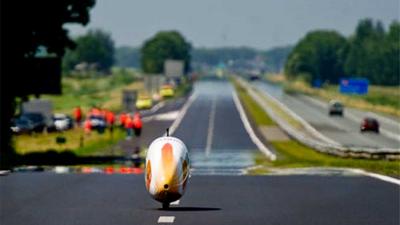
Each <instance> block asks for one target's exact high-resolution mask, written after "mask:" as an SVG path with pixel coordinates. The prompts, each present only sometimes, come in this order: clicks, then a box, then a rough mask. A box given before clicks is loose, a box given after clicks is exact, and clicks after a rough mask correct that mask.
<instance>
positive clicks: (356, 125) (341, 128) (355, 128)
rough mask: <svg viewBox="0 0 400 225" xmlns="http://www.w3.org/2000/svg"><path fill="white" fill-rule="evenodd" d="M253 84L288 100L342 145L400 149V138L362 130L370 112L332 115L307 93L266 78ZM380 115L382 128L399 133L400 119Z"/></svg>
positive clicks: (283, 101)
mask: <svg viewBox="0 0 400 225" xmlns="http://www.w3.org/2000/svg"><path fill="white" fill-rule="evenodd" d="M253 84H254V85H255V86H256V87H258V88H259V89H260V90H262V91H265V92H268V93H269V94H270V95H272V96H273V97H275V98H276V99H278V100H279V101H281V102H282V103H284V104H285V105H286V106H287V107H288V108H289V109H291V110H292V111H294V112H295V113H296V114H298V115H299V116H300V117H302V118H303V119H305V120H306V121H307V122H308V123H310V125H312V126H313V127H314V128H315V129H317V130H318V131H319V132H321V133H322V134H323V135H325V136H326V137H328V138H330V139H332V140H334V141H336V142H338V143H340V144H343V145H345V146H358V147H386V148H400V140H396V139H395V138H389V137H387V136H385V135H383V134H382V132H381V134H376V133H372V132H364V133H361V132H360V123H361V120H362V119H363V117H365V116H367V115H369V114H370V113H368V112H363V111H360V110H354V109H345V112H344V115H345V116H344V117H339V116H329V115H328V109H327V107H326V106H324V104H323V103H321V102H318V100H312V99H310V98H308V97H306V96H304V95H288V94H285V93H284V92H283V90H282V88H281V87H280V86H276V85H272V84H269V83H266V82H262V81H257V82H253ZM379 118H381V119H379ZM379 118H378V120H379V121H380V124H381V130H382V129H384V130H388V131H389V132H391V133H392V134H393V135H395V136H396V135H399V133H400V124H399V123H398V121H394V119H392V118H384V119H382V118H383V116H380V117H379Z"/></svg>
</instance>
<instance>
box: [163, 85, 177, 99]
mask: <svg viewBox="0 0 400 225" xmlns="http://www.w3.org/2000/svg"><path fill="white" fill-rule="evenodd" d="M174 94H175V91H174V88H173V87H172V86H171V85H163V86H162V87H161V88H160V96H161V97H163V98H168V97H173V96H174Z"/></svg>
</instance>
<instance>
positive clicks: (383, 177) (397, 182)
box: [350, 169, 400, 186]
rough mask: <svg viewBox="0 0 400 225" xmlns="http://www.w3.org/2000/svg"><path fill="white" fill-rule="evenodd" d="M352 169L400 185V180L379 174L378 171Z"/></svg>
mask: <svg viewBox="0 0 400 225" xmlns="http://www.w3.org/2000/svg"><path fill="white" fill-rule="evenodd" d="M350 171H352V172H354V173H357V174H362V175H364V176H369V177H373V178H376V179H379V180H383V181H386V182H389V183H392V184H397V185H399V186H400V180H399V179H396V178H393V177H388V176H385V175H381V174H377V173H370V172H367V171H365V170H361V169H350Z"/></svg>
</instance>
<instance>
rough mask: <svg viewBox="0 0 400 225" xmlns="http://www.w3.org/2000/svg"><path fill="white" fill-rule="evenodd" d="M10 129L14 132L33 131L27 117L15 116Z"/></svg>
mask: <svg viewBox="0 0 400 225" xmlns="http://www.w3.org/2000/svg"><path fill="white" fill-rule="evenodd" d="M11 131H12V132H13V133H14V134H24V133H31V132H32V131H33V124H32V122H31V121H30V120H28V119H27V118H17V119H14V120H13V121H12V125H11Z"/></svg>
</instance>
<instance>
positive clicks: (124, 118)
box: [119, 112, 143, 138]
mask: <svg viewBox="0 0 400 225" xmlns="http://www.w3.org/2000/svg"><path fill="white" fill-rule="evenodd" d="M119 122H120V125H121V127H123V128H125V129H126V133H127V138H131V137H132V134H133V133H135V136H136V137H139V136H140V134H141V133H142V126H143V124H142V119H141V117H140V113H139V112H135V113H134V114H133V116H132V115H131V114H129V113H126V112H122V113H121V114H120V115H119Z"/></svg>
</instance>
